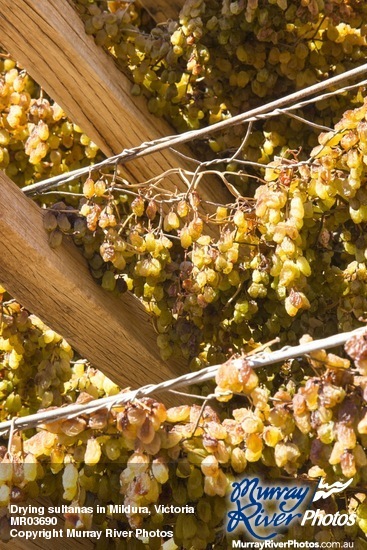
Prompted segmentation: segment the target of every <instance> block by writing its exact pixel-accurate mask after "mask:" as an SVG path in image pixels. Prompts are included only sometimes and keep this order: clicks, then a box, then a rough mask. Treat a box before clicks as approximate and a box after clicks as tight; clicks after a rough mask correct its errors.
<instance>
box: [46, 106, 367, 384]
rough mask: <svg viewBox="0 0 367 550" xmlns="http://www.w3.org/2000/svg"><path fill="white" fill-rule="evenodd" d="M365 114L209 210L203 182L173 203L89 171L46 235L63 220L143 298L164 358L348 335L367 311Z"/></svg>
mask: <svg viewBox="0 0 367 550" xmlns="http://www.w3.org/2000/svg"><path fill="white" fill-rule="evenodd" d="M366 113H367V102H365V103H364V104H363V105H362V106H361V107H358V108H356V109H354V110H350V111H346V112H345V114H344V116H343V117H342V119H341V120H340V121H339V122H338V123H337V124H336V125H335V128H334V130H332V131H330V132H327V133H322V134H321V135H320V136H319V145H318V146H317V147H315V148H314V149H313V151H312V152H311V156H310V158H309V159H308V161H305V162H298V159H297V157H294V158H293V157H291V158H287V157H279V158H277V159H276V160H274V161H273V162H271V163H269V164H268V165H267V166H266V169H265V173H264V179H262V180H261V181H259V185H258V187H257V189H256V192H255V196H254V197H249V198H244V197H239V198H238V199H237V200H236V202H234V203H233V204H229V205H225V206H223V205H222V206H220V205H219V206H217V207H216V210H215V211H214V212H213V214H209V213H208V208H207V204H206V203H205V201H202V200H201V198H200V181H199V178H197V180H196V181H195V180H193V182H194V184H193V185H192V190H191V191H189V192H188V193H187V194H182V195H177V194H174V195H171V196H169V194H168V191H163V190H160V189H157V187H156V184H155V183H153V184H149V182H148V183H147V184H140V185H136V186H135V187H133V186H131V185H130V184H129V183H128V182H126V181H125V180H124V179H123V178H121V177H119V176H116V174H108V173H106V172H105V173H100V174H94V175H93V174H92V177H89V178H88V179H87V180H86V181H85V182H84V185H83V193H84V199H82V200H81V203H80V205H79V215H78V214H77V212H76V211H73V212H71V214H70V215H68V210H67V207H66V205H65V204H64V203H57V204H56V205H55V206H54V208H51V209H50V210H48V212H47V214H46V218H45V220H46V223H45V225H46V228H47V229H48V230H49V231H50V239H51V241H52V240H53V239H54V236H55V231H56V232H57V238H58V239H59V237H61V231H62V226H63V224H64V220H65V218H67V219H68V220H69V223H68V224H67V230H66V232H67V233H70V234H73V235H74V239H75V242H76V244H78V245H80V246H81V247H82V248H83V252H84V256H85V257H86V258H87V259H88V261H89V265H90V268H91V272H92V274H93V276H94V277H95V278H96V279H97V280H99V282H100V283H101V284H102V286H103V287H104V288H105V289H107V290H110V291H113V292H119V291H125V290H127V289H128V290H131V291H132V292H133V293H134V294H135V295H136V296H138V297H139V298H140V299H141V300H142V301H143V302H144V303H145V305H146V307H147V309H148V311H149V312H150V313H151V315H152V317H153V322H154V323H155V326H156V329H157V332H158V337H157V343H158V346H159V348H160V350H161V353H162V357H163V358H164V359H168V358H169V357H170V356H171V355H172V354H177V353H180V354H182V355H183V356H184V357H185V358H187V359H188V360H190V361H191V367H192V368H193V369H198V368H201V367H202V366H205V365H206V364H208V363H209V364H215V363H220V362H223V361H225V360H226V358H227V357H228V356H229V355H231V354H232V353H235V352H239V353H241V352H242V351H243V350H249V349H251V348H252V347H254V345H255V343H256V342H260V341H267V340H269V339H271V338H274V337H275V336H279V337H280V338H281V340H282V341H284V342H287V343H291V342H295V341H296V340H297V339H298V338H299V337H300V336H301V335H302V334H304V333H310V334H311V335H313V334H317V335H318V336H321V335H325V336H326V335H330V334H333V333H335V331H337V330H343V331H346V330H350V329H352V328H355V327H356V326H359V325H360V324H361V322H362V321H363V319H364V318H365V316H366V311H367V287H366V280H367V279H366V278H367V272H366V257H367V253H366V250H367V246H366V245H367V241H366V239H365V236H364V232H363V231H364V226H365V222H366V221H367V214H366V211H367V210H366V208H367V207H366V204H367V195H366V194H365V189H364V188H365V182H366V158H367V157H366V154H365V149H366V143H367V141H366V140H367V131H366V129H367V122H366V120H367V119H366ZM65 208H66V210H65V212H66V214H64V213H61V214H60V212H63V209H65ZM60 220H61V221H62V222H63V223H60ZM60 226H61V227H60ZM300 375H302V373H300Z"/></svg>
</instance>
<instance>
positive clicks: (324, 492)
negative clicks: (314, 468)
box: [312, 477, 353, 502]
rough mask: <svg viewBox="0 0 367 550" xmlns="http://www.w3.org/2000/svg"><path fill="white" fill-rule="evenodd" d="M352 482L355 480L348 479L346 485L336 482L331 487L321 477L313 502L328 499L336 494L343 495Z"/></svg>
mask: <svg viewBox="0 0 367 550" xmlns="http://www.w3.org/2000/svg"><path fill="white" fill-rule="evenodd" d="M352 481H353V478H352V479H348V481H346V482H345V483H342V482H341V481H336V482H335V483H331V484H330V485H329V484H328V483H325V482H324V480H323V479H322V477H321V478H320V481H319V484H318V486H317V489H316V492H315V494H314V497H313V500H312V502H315V501H316V500H320V499H321V498H328V497H329V496H331V495H333V494H335V493H341V492H342V491H344V490H345V489H346V488H347V487H348V486H349V485H350V484H351V483H352Z"/></svg>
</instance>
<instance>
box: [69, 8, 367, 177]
mask: <svg viewBox="0 0 367 550" xmlns="http://www.w3.org/2000/svg"><path fill="white" fill-rule="evenodd" d="M75 4H76V6H77V8H78V10H79V12H80V14H81V17H82V19H83V21H84V23H85V29H86V32H87V34H90V35H93V36H94V37H95V40H96V42H97V44H99V45H101V46H103V47H105V49H107V50H108V51H109V52H110V53H111V54H112V55H113V56H114V57H115V58H116V60H117V62H118V63H119V65H120V67H121V68H122V70H123V71H124V72H125V73H127V74H128V76H129V77H130V78H131V80H132V81H133V86H132V93H133V94H141V93H144V94H145V95H146V96H147V97H148V107H149V110H150V112H152V113H153V114H155V115H157V116H165V117H167V118H168V119H169V121H170V122H171V123H172V124H173V125H174V126H175V127H176V128H177V129H178V130H180V131H181V130H185V129H192V128H199V127H201V126H205V125H208V124H212V123H214V122H218V121H220V120H224V119H226V118H229V117H231V116H233V115H235V114H238V113H239V112H243V111H246V110H248V109H249V108H251V107H254V106H258V105H260V104H262V102H264V101H266V100H267V98H269V99H275V97H282V96H283V95H286V94H287V93H291V92H292V91H294V90H296V89H301V88H304V87H306V86H309V85H311V84H314V83H315V82H318V81H320V80H323V79H325V78H327V77H330V76H333V75H334V74H339V73H341V72H343V71H345V70H347V69H350V68H352V67H355V66H358V64H360V63H361V60H363V58H364V57H365V55H366V38H365V35H366V28H367V27H366V24H365V16H366V6H365V3H364V2H361V1H358V0H351V1H349V0H348V1H342V2H340V1H338V0H327V1H311V2H301V3H299V2H294V1H293V2H292V1H287V0H284V1H279V2H276V1H268V0H259V1H258V0H256V1H252V0H250V1H248V2H230V1H229V0H226V1H224V2H219V1H217V0H210V1H206V2H204V1H202V0H188V1H186V2H185V4H184V6H183V8H182V10H181V12H180V15H179V20H178V21H177V22H176V21H168V22H167V23H165V24H164V23H160V24H159V25H157V26H154V24H153V23H152V21H150V20H149V18H148V17H147V14H146V13H144V11H141V10H139V8H138V7H137V6H135V5H132V4H130V3H126V2H123V1H114V2H106V1H105V0H94V1H93V2H90V1H87V0H75ZM356 97H357V96H356V94H355V93H351V94H349V95H346V94H344V95H341V96H339V97H334V98H332V99H331V100H328V101H320V102H317V103H316V104H315V105H313V106H311V107H309V108H307V109H305V110H299V111H297V114H298V115H301V116H303V117H305V118H306V119H308V120H312V121H313V122H315V123H318V124H323V125H326V126H330V125H332V124H333V123H335V122H336V121H337V120H338V118H339V117H340V116H341V114H342V113H343V111H344V110H345V109H346V108H347V106H348V103H350V102H351V101H354V100H355V99H356ZM316 132H317V130H316ZM240 138H241V127H234V128H232V129H230V130H229V131H228V132H225V133H224V134H220V135H218V136H216V137H213V138H210V139H209V141H208V144H209V146H210V148H211V149H212V151H214V152H215V153H218V152H219V151H225V150H228V149H233V147H236V146H238V144H239V143H240ZM315 142H316V133H315V129H313V128H310V127H308V126H305V125H303V124H302V122H300V120H296V119H292V118H288V117H281V118H280V117H278V118H277V119H276V120H269V119H268V120H265V121H264V122H258V123H257V125H256V131H254V132H253V134H252V135H251V136H250V138H249V140H248V142H247V144H246V147H245V148H244V150H243V151H242V157H241V158H245V159H248V160H252V161H260V162H264V163H266V162H268V161H269V159H271V158H272V155H273V154H274V153H277V154H279V152H281V151H284V150H286V149H287V148H293V149H294V148H300V147H301V148H303V149H304V151H305V154H307V152H308V151H309V150H310V148H312V147H313V146H314V145H315ZM204 151H206V149H205V148H204V149H203V152H204ZM206 154H208V151H206ZM238 183H239V182H238Z"/></svg>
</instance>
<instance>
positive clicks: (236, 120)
mask: <svg viewBox="0 0 367 550" xmlns="http://www.w3.org/2000/svg"><path fill="white" fill-rule="evenodd" d="M365 73H367V63H366V64H364V65H361V66H360V67H357V68H355V69H351V70H349V71H345V72H344V73H342V74H339V75H337V76H334V77H332V78H328V79H326V80H324V81H323V82H318V83H317V84H313V85H312V86H308V87H307V88H304V89H303V90H299V91H297V92H294V93H292V94H289V95H287V96H285V97H283V98H280V99H277V100H275V101H271V102H269V103H266V104H265V105H262V106H260V107H256V108H255V109H251V110H250V111H246V112H245V113H240V114H239V115H236V116H234V117H231V118H229V119H226V120H222V121H220V122H217V123H216V124H212V125H211V126H206V127H205V128H201V129H199V130H190V131H188V132H185V133H183V134H176V135H172V136H166V137H163V138H159V139H156V140H153V141H149V142H144V143H142V144H141V145H139V146H137V147H134V148H132V149H124V150H123V151H122V152H121V153H119V154H118V155H114V156H112V157H109V158H107V159H105V160H103V161H101V162H98V163H96V164H93V165H91V166H87V167H84V168H79V169H77V170H73V171H71V172H68V173H67V175H65V174H60V175H58V176H54V177H52V178H48V179H45V180H43V181H41V182H38V183H34V184H31V185H28V186H26V187H23V189H22V191H23V192H24V193H25V194H26V195H29V196H31V195H37V194H42V192H44V191H47V190H49V189H51V188H57V187H59V186H61V185H64V184H65V183H68V182H70V181H73V180H75V179H76V178H79V177H81V176H83V175H86V174H90V173H91V172H92V171H94V170H99V169H101V168H103V167H105V166H110V165H113V164H117V163H119V164H124V163H126V162H129V161H132V160H134V159H137V158H141V157H143V156H146V155H151V154H152V153H157V152H159V151H162V150H163V149H166V148H172V147H175V146H177V145H180V144H182V143H187V142H189V141H193V140H195V139H199V138H204V137H207V136H209V135H211V134H214V133H215V132H218V131H219V130H224V129H226V128H229V127H232V126H236V125H238V124H243V123H250V122H254V121H256V120H263V119H264V118H269V117H273V116H279V115H282V114H287V113H290V112H291V111H293V110H296V109H300V108H302V107H305V106H306V105H309V104H310V103H315V102H316V101H320V100H323V99H327V98H329V97H331V96H334V95H338V94H342V93H344V92H346V91H349V90H351V89H354V88H357V87H360V86H365V85H367V80H362V81H359V82H358V83H356V84H353V85H350V86H344V87H342V88H338V89H337V90H333V91H331V92H327V93H325V94H323V95H319V96H317V97H312V98H310V96H314V95H315V94H319V93H320V92H322V91H323V90H325V89H327V88H330V87H332V86H336V85H339V84H340V83H342V82H344V81H345V80H348V79H355V78H358V77H360V76H361V75H363V74H365ZM305 98H309V99H305ZM302 100H303V101H302ZM286 106H288V107H286ZM325 129H326V130H327V128H325Z"/></svg>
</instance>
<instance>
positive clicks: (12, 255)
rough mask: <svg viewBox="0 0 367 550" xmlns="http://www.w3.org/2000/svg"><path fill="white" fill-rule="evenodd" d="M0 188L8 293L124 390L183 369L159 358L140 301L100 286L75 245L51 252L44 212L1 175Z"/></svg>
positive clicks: (3, 278)
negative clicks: (44, 223)
mask: <svg viewBox="0 0 367 550" xmlns="http://www.w3.org/2000/svg"><path fill="white" fill-rule="evenodd" d="M0 188H1V201H0V282H1V283H2V284H3V285H4V286H5V288H6V289H7V290H8V291H9V292H10V294H11V295H12V296H13V297H14V298H16V299H17V300H18V301H19V302H20V303H21V304H22V305H24V306H25V307H26V308H28V309H29V310H30V311H31V312H32V313H35V314H36V315H39V316H40V318H41V319H42V320H43V321H44V322H45V323H47V324H49V325H50V326H51V327H52V328H53V329H54V330H56V331H58V332H60V334H62V335H63V336H64V337H65V338H66V339H67V340H68V342H69V343H70V344H71V345H72V346H73V347H74V348H75V349H76V350H77V351H78V352H79V353H80V354H81V355H82V356H84V357H86V358H87V359H89V360H90V361H91V363H92V364H93V365H94V366H95V367H97V368H99V369H101V370H102V371H103V372H104V373H105V374H106V375H107V376H109V377H110V378H111V379H112V380H114V381H115V382H116V383H118V384H119V385H120V386H121V387H123V388H124V387H127V386H131V387H132V388H138V387H140V386H143V385H146V384H148V383H149V384H151V383H155V382H158V381H163V380H167V379H169V378H173V377H174V376H176V375H177V374H178V373H183V372H184V371H185V368H184V365H182V364H180V363H179V362H178V361H175V360H172V361H170V364H169V365H168V364H167V363H165V362H164V361H162V360H161V358H160V356H159V352H158V348H157V345H156V342H155V338H156V335H155V333H154V330H153V327H152V326H151V323H150V321H149V317H148V315H147V314H146V311H145V310H144V308H143V307H142V305H141V304H140V302H139V301H138V300H137V299H136V298H134V296H133V295H131V294H129V293H126V294H124V295H123V297H122V298H121V299H120V298H117V297H115V296H113V295H111V294H109V293H108V292H106V291H103V290H102V289H101V288H100V287H99V286H98V285H97V284H96V283H95V282H94V281H93V279H92V277H91V276H90V273H89V271H88V268H87V266H86V262H85V261H84V258H83V257H82V256H81V254H80V253H79V251H78V250H77V248H76V247H75V246H74V244H73V243H71V242H65V243H64V244H63V245H62V246H61V247H60V248H58V249H56V250H53V249H51V248H50V247H49V244H48V240H47V234H46V232H45V230H44V228H43V222H42V216H43V214H42V210H41V209H40V208H39V207H38V206H37V205H36V204H35V203H34V202H32V201H31V200H30V199H28V198H26V197H25V196H24V194H23V193H22V192H21V191H20V189H18V187H17V186H16V185H15V184H14V183H13V182H12V181H11V180H10V179H9V178H8V177H7V176H6V175H5V174H4V173H3V172H0ZM65 241H66V239H65Z"/></svg>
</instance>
